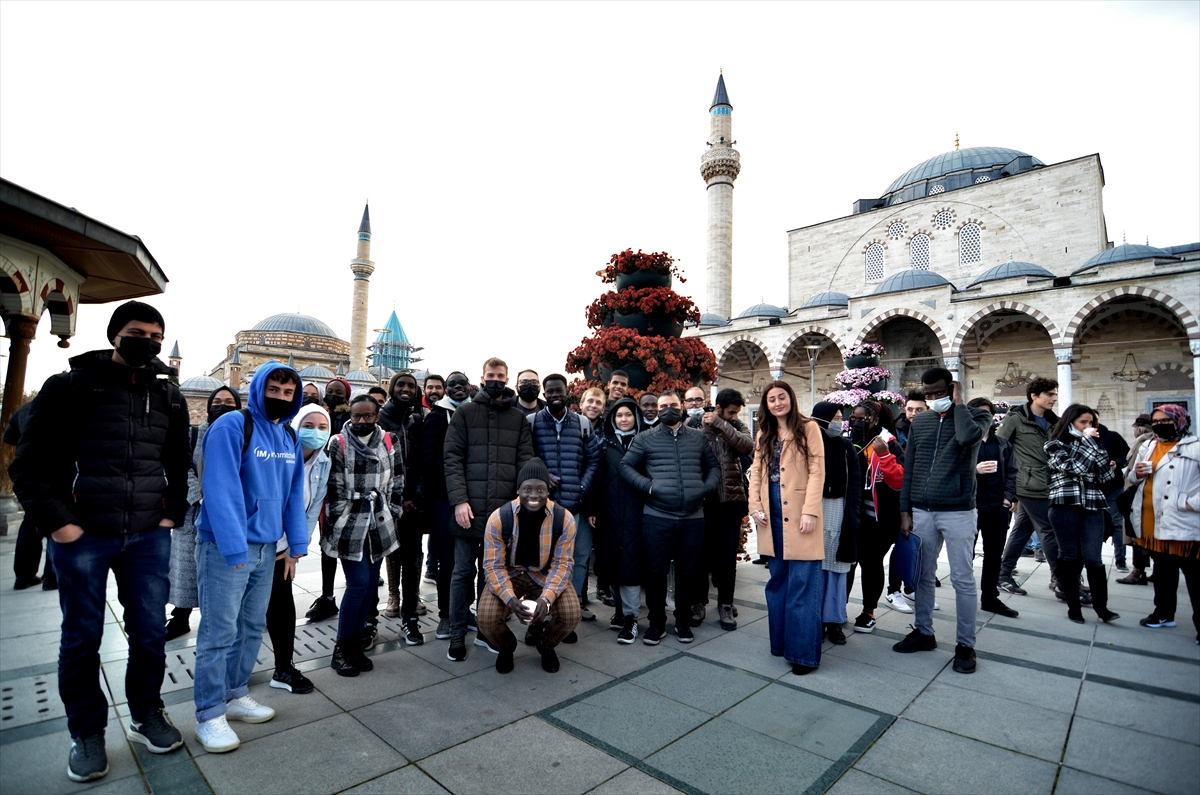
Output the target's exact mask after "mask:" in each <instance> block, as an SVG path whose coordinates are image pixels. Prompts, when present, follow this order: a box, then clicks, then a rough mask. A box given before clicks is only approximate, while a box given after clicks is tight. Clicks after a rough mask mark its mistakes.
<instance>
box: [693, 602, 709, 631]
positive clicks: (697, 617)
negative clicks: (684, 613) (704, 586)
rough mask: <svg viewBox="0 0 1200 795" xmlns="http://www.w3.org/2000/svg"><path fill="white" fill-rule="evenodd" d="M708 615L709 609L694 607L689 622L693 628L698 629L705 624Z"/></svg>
mask: <svg viewBox="0 0 1200 795" xmlns="http://www.w3.org/2000/svg"><path fill="white" fill-rule="evenodd" d="M707 615H708V608H707V607H705V606H704V605H701V604H695V605H692V617H691V619H690V620H689V621H688V623H689V624H691V625H692V626H693V627H698V626H700V625H701V624H703V623H704V617H705V616H707Z"/></svg>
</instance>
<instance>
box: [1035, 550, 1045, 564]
mask: <svg viewBox="0 0 1200 795" xmlns="http://www.w3.org/2000/svg"><path fill="white" fill-rule="evenodd" d="M1033 559H1034V560H1035V561H1037V562H1038V563H1045V562H1046V553H1045V552H1043V551H1042V550H1040V549H1039V550H1036V551H1035V552H1034V553H1033Z"/></svg>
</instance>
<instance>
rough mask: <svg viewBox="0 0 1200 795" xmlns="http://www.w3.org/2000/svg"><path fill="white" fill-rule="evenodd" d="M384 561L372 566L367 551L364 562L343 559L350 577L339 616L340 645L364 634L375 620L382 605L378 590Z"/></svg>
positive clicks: (343, 568)
mask: <svg viewBox="0 0 1200 795" xmlns="http://www.w3.org/2000/svg"><path fill="white" fill-rule="evenodd" d="M381 563H383V560H382V558H381V559H380V560H377V561H375V562H374V563H372V562H371V555H370V553H368V552H367V550H365V549H364V550H363V556H362V560H346V559H345V558H342V573H343V574H345V575H346V592H345V593H344V594H342V612H341V614H339V615H338V632H337V639H338V641H339V642H340V641H347V640H351V639H352V638H353V637H354V636H355V635H357V634H358V633H360V632H362V631H363V629H364V628H365V627H366V625H367V621H369V620H370V619H371V608H373V607H375V606H376V604H377V603H378V598H377V596H376V593H375V589H376V588H377V587H378V584H379V564H381Z"/></svg>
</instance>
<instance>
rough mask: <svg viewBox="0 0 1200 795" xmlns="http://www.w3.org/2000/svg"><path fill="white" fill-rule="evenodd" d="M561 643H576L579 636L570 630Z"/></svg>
mask: <svg viewBox="0 0 1200 795" xmlns="http://www.w3.org/2000/svg"><path fill="white" fill-rule="evenodd" d="M562 642H563V643H578V642H579V635H577V634H575V630H571V631H570V632H568V633H567V636H566V637H565V638H563V639H562Z"/></svg>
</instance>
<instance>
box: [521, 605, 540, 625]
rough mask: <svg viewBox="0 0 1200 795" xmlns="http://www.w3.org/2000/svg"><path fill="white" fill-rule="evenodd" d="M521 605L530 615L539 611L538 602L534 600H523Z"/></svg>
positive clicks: (526, 622) (523, 622)
mask: <svg viewBox="0 0 1200 795" xmlns="http://www.w3.org/2000/svg"><path fill="white" fill-rule="evenodd" d="M521 605H522V606H523V607H524V608H525V609H526V610H528V611H529V612H530V613H533V612H534V611H536V610H537V602H536V601H534V600H532V599H522V600H521ZM521 623H522V624H528V623H529V622H528V621H522V622H521Z"/></svg>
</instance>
